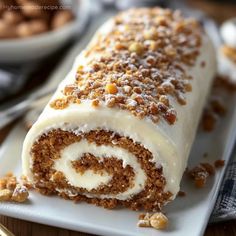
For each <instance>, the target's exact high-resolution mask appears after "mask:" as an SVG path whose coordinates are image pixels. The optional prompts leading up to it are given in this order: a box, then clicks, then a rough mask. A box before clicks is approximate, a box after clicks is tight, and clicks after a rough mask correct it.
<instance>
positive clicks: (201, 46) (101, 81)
mask: <svg viewBox="0 0 236 236" xmlns="http://www.w3.org/2000/svg"><path fill="white" fill-rule="evenodd" d="M215 68H216V63H215V54H214V49H213V46H212V43H211V41H210V40H209V38H208V36H207V35H206V34H205V33H204V30H203V29H202V27H201V26H200V25H199V24H198V23H197V22H196V21H195V20H193V19H190V18H184V17H183V16H182V15H181V13H180V12H179V11H171V10H164V9H161V8H138V9H131V10H127V11H124V12H121V13H119V14H118V15H117V16H115V17H114V18H112V19H110V20H108V21H107V22H105V24H104V25H103V26H101V28H99V29H98V31H97V32H96V34H95V36H94V37H93V39H92V41H91V42H90V43H89V45H88V46H87V47H86V48H85V50H84V51H83V52H81V54H79V55H78V57H77V59H76V60H75V63H74V65H73V67H72V69H71V71H70V72H69V74H68V75H67V76H66V78H65V79H64V80H63V81H62V82H61V84H60V85H59V87H58V89H57V91H56V92H55V94H54V95H53V97H52V98H51V100H50V102H49V103H48V104H47V106H46V107H45V109H44V110H43V112H42V114H41V115H40V116H39V118H38V120H37V121H36V123H35V124H34V125H33V126H32V128H31V129H30V131H29V132H28V134H27V136H26V138H25V141H24V145H23V153H22V160H23V172H24V174H25V175H26V176H27V177H28V178H29V180H30V181H31V182H32V183H33V185H34V186H35V188H36V189H38V190H39V191H40V192H41V193H43V194H57V195H59V196H61V197H63V198H65V199H71V200H75V201H85V202H88V203H93V204H96V205H99V206H103V207H105V208H114V207H116V206H124V207H127V208H130V209H133V210H137V209H145V210H150V211H151V210H160V209H161V207H162V206H163V205H165V204H166V203H168V202H169V201H171V200H173V199H174V198H175V196H176V194H177V193H178V191H179V188H180V181H181V178H182V175H183V173H184V171H185V168H186V164H187V160H188V156H189V152H190V148H191V146H192V143H193V140H194V137H195V133H196V130H197V126H198V122H199V118H200V116H201V112H202V110H203V107H204V103H205V100H206V97H207V94H208V91H209V88H210V86H211V82H212V78H213V76H214V74H215Z"/></svg>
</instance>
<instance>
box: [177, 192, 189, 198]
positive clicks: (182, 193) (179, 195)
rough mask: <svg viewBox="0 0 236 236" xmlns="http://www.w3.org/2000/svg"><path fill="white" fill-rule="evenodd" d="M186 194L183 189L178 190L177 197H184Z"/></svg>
mask: <svg viewBox="0 0 236 236" xmlns="http://www.w3.org/2000/svg"><path fill="white" fill-rule="evenodd" d="M186 195H187V194H186V192H184V191H179V192H178V197H185V196H186Z"/></svg>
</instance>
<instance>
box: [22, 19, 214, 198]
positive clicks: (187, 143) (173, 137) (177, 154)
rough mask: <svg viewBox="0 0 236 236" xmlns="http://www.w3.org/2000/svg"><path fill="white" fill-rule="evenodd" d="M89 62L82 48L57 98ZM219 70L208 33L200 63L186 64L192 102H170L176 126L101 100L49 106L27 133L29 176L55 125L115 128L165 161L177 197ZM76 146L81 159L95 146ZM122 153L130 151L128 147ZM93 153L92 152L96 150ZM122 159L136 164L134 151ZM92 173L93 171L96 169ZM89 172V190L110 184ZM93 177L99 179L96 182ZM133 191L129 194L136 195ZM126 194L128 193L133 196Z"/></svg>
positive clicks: (71, 128) (25, 159)
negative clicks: (39, 143) (36, 151)
mask: <svg viewBox="0 0 236 236" xmlns="http://www.w3.org/2000/svg"><path fill="white" fill-rule="evenodd" d="M109 24H111V23H110V22H108V23H106V25H105V26H103V27H102V29H101V30H99V32H98V33H97V34H99V33H101V32H102V30H103V28H106V30H107V29H109ZM95 37H96V36H95ZM92 43H93V41H92ZM86 60H87V59H85V57H84V53H83V52H82V53H81V54H80V55H79V56H78V58H77V59H76V61H75V64H74V66H73V68H72V70H71V72H70V73H69V74H68V76H67V77H66V78H65V80H63V81H62V83H61V84H60V85H59V87H58V90H57V91H56V93H55V94H54V96H53V97H52V100H53V99H55V98H60V97H61V96H62V94H61V90H62V88H63V87H64V86H65V85H66V84H70V83H71V82H73V81H74V77H75V73H76V68H77V67H78V65H81V64H83V65H85V67H86ZM203 61H204V62H206V65H205V67H202V66H201V64H202V62H203ZM215 69H216V63H215V54H214V48H213V46H212V43H211V42H210V40H209V38H208V37H207V36H205V35H204V36H203V42H202V46H201V48H200V55H199V57H198V59H197V61H196V65H195V66H193V67H186V70H187V73H188V74H189V75H191V76H192V77H193V80H192V81H191V84H192V88H193V91H192V92H189V93H187V94H186V98H187V105H184V106H182V105H180V104H179V103H178V102H176V101H175V100H174V99H173V98H172V97H170V102H171V104H172V105H173V107H174V108H175V110H176V111H177V121H176V123H175V124H174V125H169V124H168V123H167V122H166V121H164V120H160V121H159V122H158V124H154V123H153V122H151V121H150V120H149V119H143V120H140V119H138V118H137V117H135V116H134V115H132V114H131V113H130V112H128V111H125V110H120V109H118V108H112V109H111V108H108V107H106V106H105V105H104V104H101V106H99V107H98V108H94V107H92V106H91V105H90V101H83V102H82V103H81V104H70V105H69V107H67V108H66V109H63V110H55V109H52V108H51V107H50V106H49V105H47V106H46V108H45V109H44V111H43V113H42V114H41V115H40V117H39V118H38V120H37V122H36V123H35V124H34V125H33V127H32V128H31V130H30V131H29V133H28V134H27V136H26V139H25V142H24V145H23V153H22V158H23V172H24V174H25V175H27V176H28V177H29V178H30V179H31V180H32V176H33V175H32V173H31V169H30V168H31V164H32V163H31V156H30V150H31V147H32V145H33V143H34V142H35V141H36V140H37V139H38V138H39V137H40V135H42V134H44V133H47V132H48V131H50V130H53V129H56V128H60V129H62V130H68V131H72V132H74V133H80V132H89V131H91V130H94V129H97V128H101V129H104V130H108V131H113V132H115V133H118V134H120V135H121V136H125V137H129V138H130V139H132V140H133V141H134V142H137V143H140V144H141V145H143V146H144V147H145V148H146V149H148V150H149V151H150V152H151V153H152V155H153V160H152V161H153V162H155V163H156V165H157V166H160V165H161V166H162V167H163V174H164V177H165V179H166V186H165V190H166V191H170V192H171V193H172V194H173V196H175V195H176V194H177V193H178V191H179V185H180V181H181V178H182V175H183V172H184V170H185V168H186V164H187V160H188V156H189V152H190V148H191V146H192V143H193V140H194V137H195V133H196V130H197V126H198V122H199V119H200V116H201V112H202V110H203V106H204V103H205V100H206V97H207V94H208V91H209V88H210V85H211V82H212V78H213V76H214V74H215ZM76 145H80V147H81V150H80V151H79V153H78V151H76V153H77V154H78V155H77V158H79V156H80V155H81V153H82V152H85V151H88V148H89V147H91V149H92V146H88V145H82V144H81V143H76V144H75V146H76ZM68 148H69V150H71V149H73V147H70V146H69V147H68ZM112 149H113V148H109V147H106V149H104V150H106V151H107V155H108V154H109V153H111V152H113V151H112ZM115 150H116V149H114V151H115ZM101 151H102V150H101V149H99V148H96V149H94V155H95V156H99V155H98V154H99V153H100V152H101ZM122 151H123V152H125V150H122ZM89 152H91V150H90V151H89ZM66 153H67V154H66ZM113 153H114V155H115V156H116V157H117V158H121V157H119V152H117V153H116V152H113ZM100 154H101V153H100ZM64 155H67V158H69V159H71V158H75V157H76V156H75V155H76V154H73V151H68V152H63V157H64ZM124 158H125V159H124ZM62 159H63V160H61V162H56V163H57V164H55V165H56V168H57V169H58V170H60V168H62V166H63V165H66V164H65V163H66V161H65V158H62ZM121 159H122V160H123V161H126V163H127V159H130V161H131V162H132V160H133V159H132V157H131V156H130V153H127V152H126V153H125V155H124V156H123V157H122V158H121ZM58 161H59V160H58ZM124 163H125V162H124ZM134 163H137V162H132V163H131V164H132V165H133V166H134ZM60 166H61V167H60ZM65 168H66V167H65ZM66 169H67V168H66ZM135 170H136V171H137V175H136V178H138V179H139V181H140V182H144V180H145V178H146V176H145V174H142V175H140V176H139V175H138V173H141V172H140V169H139V167H137V166H136V167H135ZM64 171H65V170H64ZM67 173H68V169H67ZM88 173H90V174H91V172H88ZM88 175H89V174H88ZM89 176H91V179H90V177H88V178H87V181H89V182H90V183H87V185H86V186H87V188H88V189H89V188H91V187H92V186H97V184H98V183H99V182H103V181H105V182H106V181H108V178H110V176H106V177H104V178H100V180H99V181H97V180H95V176H93V175H89ZM67 177H68V179H70V181H71V180H72V179H73V178H77V177H78V178H79V176H77V175H73V174H70V176H69V174H68V176H67ZM93 179H94V181H92V180H93ZM72 181H75V184H76V183H77V184H79V180H72ZM136 181H137V180H136ZM137 183H138V182H137ZM137 189H138V188H137ZM137 189H136V190H134V192H135V191H138V190H137ZM132 191H133V190H132ZM132 191H131V192H130V193H129V194H132V193H134V192H132ZM123 194H127V193H123ZM88 196H90V195H88ZM99 197H101V198H102V197H104V196H101V195H99ZM110 197H111V196H110ZM116 197H118V196H116ZM120 197H122V196H120ZM123 197H124V196H123ZM126 197H128V195H127V196H126Z"/></svg>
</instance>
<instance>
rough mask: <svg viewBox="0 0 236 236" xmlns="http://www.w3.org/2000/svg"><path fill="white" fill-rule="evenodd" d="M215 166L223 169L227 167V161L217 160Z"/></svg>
mask: <svg viewBox="0 0 236 236" xmlns="http://www.w3.org/2000/svg"><path fill="white" fill-rule="evenodd" d="M214 165H215V168H221V167H223V166H224V165H225V160H216V161H215V163H214Z"/></svg>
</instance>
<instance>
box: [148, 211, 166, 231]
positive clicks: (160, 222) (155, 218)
mask: <svg viewBox="0 0 236 236" xmlns="http://www.w3.org/2000/svg"><path fill="white" fill-rule="evenodd" d="M150 224H151V226H152V227H153V228H155V229H165V228H166V227H167V225H168V218H167V217H166V216H165V215H164V214H163V213H161V212H157V213H155V214H153V215H152V216H151V218H150Z"/></svg>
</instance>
